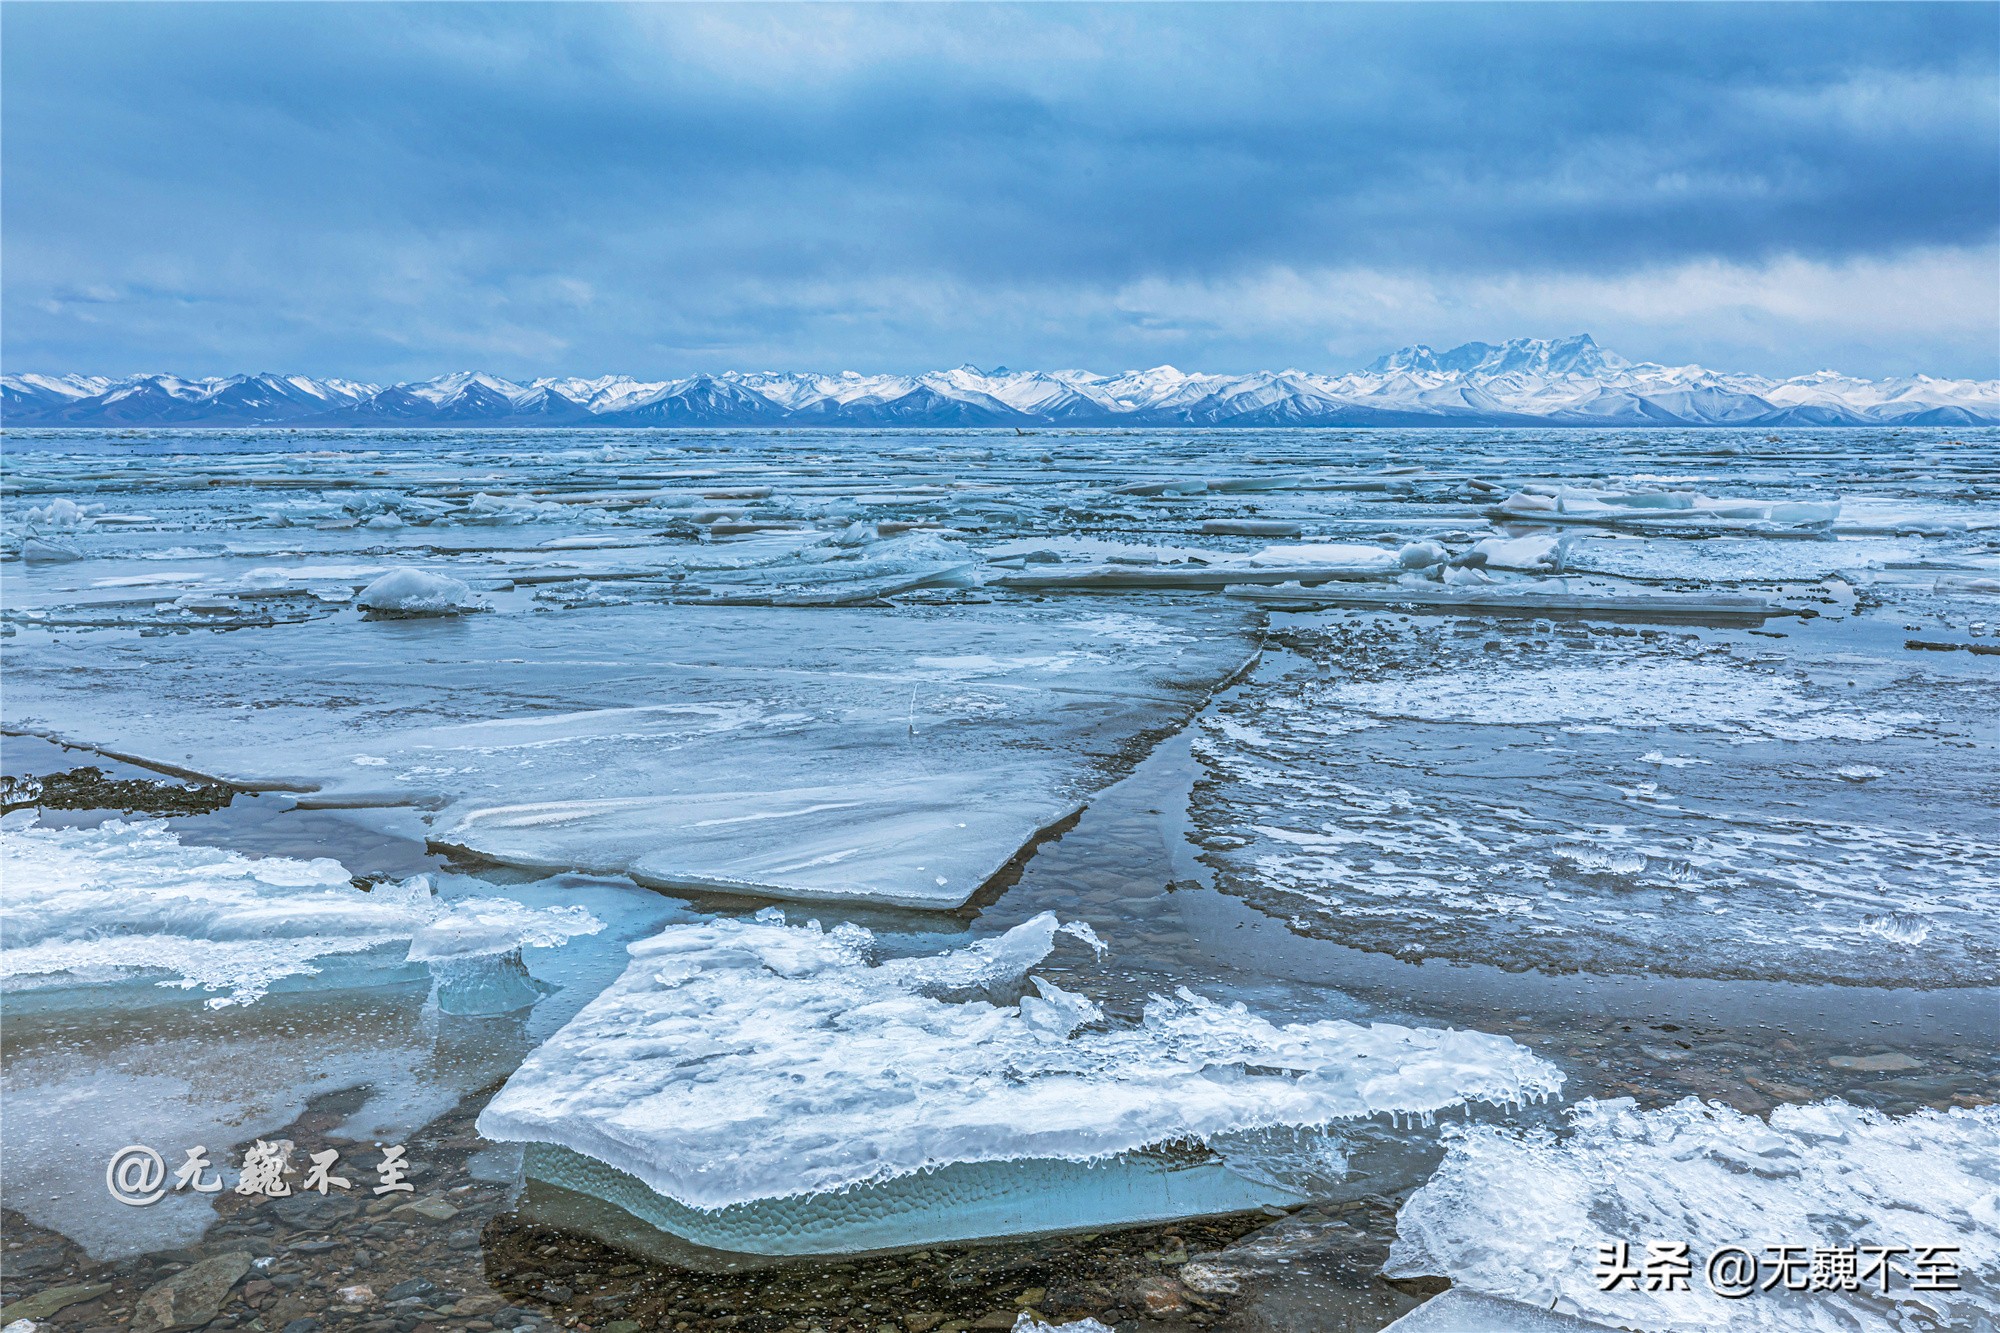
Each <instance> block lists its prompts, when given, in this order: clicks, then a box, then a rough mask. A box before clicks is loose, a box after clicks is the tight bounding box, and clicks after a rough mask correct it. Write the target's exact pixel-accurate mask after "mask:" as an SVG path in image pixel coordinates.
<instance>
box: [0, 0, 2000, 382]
mask: <svg viewBox="0 0 2000 1333" xmlns="http://www.w3.org/2000/svg"><path fill="white" fill-rule="evenodd" d="M4 23H5V39H6V40H5V45H4V55H0V60H4V70H0V163H4V172H5V175H4V187H5V188H4V204H0V248H3V249H4V261H5V266H4V275H3V276H0V307H4V308H0V319H4V324H0V361H4V363H5V369H6V370H8V371H12V372H20V371H30V370H40V371H68V370H86V371H97V372H105V373H125V372H132V371H140V370H174V371H179V372H181V373H185V374H214V373H228V372H233V371H239V370H266V369H268V370H297V371H305V372H308V373H315V374H323V375H330V374H339V375H347V376H353V377H357V378H366V379H376V380H383V379H399V378H410V377H417V376H428V375H432V374H436V373H439V372H442V371H446V370H453V369H464V368H475V367H476V368H482V369H489V370H493V371H496V372H499V373H502V374H512V375H522V376H525V375H532V374H548V373H581V374H597V373H604V372H621V373H643V374H655V375H657V374H671V373H685V372H689V371H694V370H719V369H727V368H732V367H737V368H782V369H844V368H855V369H862V370H919V369H928V368H932V367H936V366H941V365H953V364H957V363H960V362H965V361H971V362H974V363H976V364H979V365H982V366H989V367H990V366H993V365H996V364H1006V365H1011V366H1015V367H1044V368H1046V367H1055V366H1070V365H1080V366H1086V367H1089V368H1092V369H1098V370H1107V371H1111V370H1119V369H1125V368H1129V367H1136V366H1148V365H1157V364H1160V363H1162V362H1171V363H1173V364H1176V365H1179V366H1183V367H1185V368H1189V369H1202V370H1215V371H1238V370H1250V369H1260V368H1270V369H1275V368H1282V367H1286V366H1298V367H1301V368H1305V369H1310V370H1344V369H1349V368H1352V367H1354V366H1357V365H1360V364H1362V363H1365V362H1366V361H1368V360H1371V359H1372V358H1373V357H1375V356H1376V355H1378V354H1379V353H1381V352H1382V351H1385V350H1387V349H1389V348H1392V347H1395V346H1398V345H1401V344H1405V343H1412V342H1428V343H1432V344H1434V345H1440V346H1442V345H1449V344H1453V343H1457V342H1462V341H1466V340H1468V339H1474V338H1478V339H1485V340H1489V341H1491V340H1498V339H1501V338H1506V337H1511V336H1520V335H1561V334H1568V333H1574V332H1584V331H1587V332H1590V333H1593V334H1595V335H1596V336H1597V338H1598V340H1599V341H1600V342H1602V343H1604V344H1605V345H1606V346H1608V347H1612V348H1614V349H1616V350H1619V351H1622V352H1623V353H1625V354H1626V355H1627V356H1630V357H1633V358H1634V359H1646V360H1660V361H1667V362H1672V363H1680V362H1685V361H1700V362H1702V363H1704V364H1708V365H1712V366H1716V367H1718V368H1724V369H1744V370H1757V371H1763V372H1766V373H1774V374H1795V373H1800V372H1804V371H1809V370H1815V369H1818V368H1820V367H1823V366H1831V367H1834V368H1837V369H1842V370H1846V371H1850V372H1853V373H1858V374H1867V375H1884V374H1907V373H1911V372H1913V371H1925V372H1929V373H1932V374H1948V375H1977V376H1981V377H1992V376H1996V375H2000V6H1994V5H1990V4H1956V5H1926V4H1908V5H1893V6H1887V7H1876V6H1873V5H1865V4H1837V5H1831V6H1824V7H1822V6H1818V5H1812V4H1781V5H1774V6H1768V7H1766V6H1761V5H1750V4H1732V5H1706V4H1697V5H1659V6H1656V5H1649V4H1615V5H1585V6H1575V7H1572V6H1568V5H1549V4H1534V5H1529V4H1522V5H1490V6H1478V7H1469V8H1465V7H1458V6H1455V5H1447V4H1436V5H1320V6H1263V5H1248V4H1245V5H1220V6H1203V5H1187V6H1180V5H1089V6H1069V5H1057V4H1048V5H1031V6H1025V7H1013V6H1002V5H969V4H967V5H929V6H900V5H880V6H868V7H860V8H850V7H845V6H836V5H806V6H798V7H793V6H786V5H732V6H720V7H710V6H700V5H651V6H640V7H623V6H600V5H593V4H564V5H553V6H541V5H534V4H509V5H498V6H486V5H480V4H446V5H391V4H360V5H346V4H275V5H257V4H232V5H208V4H188V5H183V4H173V3H166V4H141V5H100V4H91V3H71V4H25V3H20V2H19V0H13V2H11V3H7V4H6V5H5V7H4Z"/></svg>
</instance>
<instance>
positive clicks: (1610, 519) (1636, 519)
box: [1494, 486, 1840, 528]
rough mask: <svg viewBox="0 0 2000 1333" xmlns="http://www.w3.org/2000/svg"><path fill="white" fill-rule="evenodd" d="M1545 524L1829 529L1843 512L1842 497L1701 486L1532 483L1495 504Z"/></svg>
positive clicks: (1504, 513) (1510, 514)
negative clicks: (1743, 496) (1763, 496)
mask: <svg viewBox="0 0 2000 1333" xmlns="http://www.w3.org/2000/svg"><path fill="white" fill-rule="evenodd" d="M1494 513H1495V514H1496V515H1499V516H1501V517H1505V518H1510V519H1517V520H1520V519H1526V520H1532V521H1534V522H1539V523H1595V524H1610V525H1619V524H1640V525H1648V524H1652V525H1657V524H1676V523H1684V524H1701V525H1712V526H1720V527H1749V526H1759V527H1774V528H1823V527H1827V526H1830V525H1831V524H1832V523H1833V522H1834V521H1835V520H1836V519H1838V518H1839V517H1840V501H1838V500H1732V499H1718V498H1716V497H1714V496H1709V495H1703V494H1701V493H1700V492H1698V491H1611V490H1588V489H1584V488H1582V487H1573V486H1531V487H1526V488H1524V489H1522V490H1519V491H1516V492H1515V493H1514V494H1512V495H1510V496H1508V497H1507V498H1506V499H1505V500H1503V501H1501V502H1500V504H1499V505H1498V506H1497V507H1496V508H1495V510H1494Z"/></svg>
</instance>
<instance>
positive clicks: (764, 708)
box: [8, 603, 1255, 907]
mask: <svg viewBox="0 0 2000 1333" xmlns="http://www.w3.org/2000/svg"><path fill="white" fill-rule="evenodd" d="M1253 625H1254V617H1253V614H1252V613H1248V612H1243V611H1237V610H1234V609H1229V608H1221V607H1218V608H1213V609H1187V608H1148V609H1146V610H1145V611H1143V612H1141V611H1137V610H1133V609H1130V608H1128V607H1125V606H1120V607H1118V608H1117V609H1115V610H1111V609H1105V608H1091V607H1090V606H1088V604H1085V603H1066V604H1065V605H1064V606H1063V607H1062V608H1061V609H1059V610H1057V611H1055V612H1054V613H1050V612H1048V611H1040V610H1037V609H1035V608H1032V607H1020V606H991V605H973V606H957V607H921V606H920V607H898V608H881V609H875V610H868V611H857V610H848V609H841V608H815V609H812V610H790V609H782V608H755V609H749V608H743V609H738V608H719V607H678V608H675V609H674V610H673V611H672V612H671V613H664V614H663V613H662V612H661V611H660V610H659V609H658V608H648V607H594V608H586V609H577V610H569V611H564V612H561V613H559V614H548V615H534V614H500V615H483V616H477V617H470V618H467V619H466V620H464V621H462V622H454V623H441V622H437V621H407V620H406V621H383V622H353V623H339V622H333V621H318V622H314V623H310V624H301V625H292V626H284V627H281V628H279V629H276V630H271V631H264V632H262V633H260V634H259V636H258V637H256V638H254V639H253V638H250V637H247V636H244V635H240V634H231V635H215V636H209V635H203V636H201V637H199V638H197V639H193V640H190V639H189V638H187V637H185V636H175V637H171V638H152V639H141V640H138V641H136V642H133V641H112V642H106V641H104V640H101V639H97V638H91V637H80V638H74V639H71V638H63V639H56V640H53V641H51V642H50V643H48V644H47V645H46V646H45V647H43V648H41V649H39V650H38V651H37V652H36V653H35V654H33V655H31V656H17V657H16V658H15V659H14V660H13V661H12V662H11V663H10V675H9V682H8V684H9V698H8V708H9V713H10V722H11V723H12V724H13V725H17V726H21V727H24V728H27V729H33V730H41V731H45V732H47V733H50V734H52V735H56V736H60V737H62V738H64V739H67V740H73V741H83V742H86V743H90V742H96V743H100V744H102V745H103V746H105V747H106V748H107V749H110V750H112V751H114V752H122V753H125V754H130V755H135V756H138V757H140V758H142V759H153V760H156V761H160V762H165V763H168V764H172V765H184V766H187V767H190V768H193V769H196V770H198V771H201V772H203V773H206V774H210V775H213V776H216V777H220V778H223V779H225V780H229V781H233V782H237V783H239V784H242V785H245V786H251V787H265V788H270V787H277V788H290V789H296V790H304V791H309V792H310V793H311V799H312V800H313V801H315V802H320V803H332V804H355V805H361V804H380V803H408V804H419V805H425V806H428V807H431V808H434V809H436V810H437V814H436V815H435V817H434V820H433V825H432V837H433V838H434V839H436V840H437V841H439V842H443V843H446V844H451V845H456V846H460V847H464V848H467V849H469V850H471V851H473V852H475V853H478V854H480V855H482V856H486V857H488V858H491V859H493V860H497V861H502V862H507V863H511V864H516V865H522V866H528V867H533V868H538V869H547V870H580V871H585V872H589V873H596V874H629V875H631V876H633V877H634V878H636V879H638V880H640V881H641V882H644V883H648V884H652V885H656V886H662V887H675V888H696V889H700V888H708V889H730V890H739V891H746V892H756V893H762V894H768V895H771V896H778V897H798V898H814V899H834V900H871V901H883V902H892V903H903V904H911V905H921V906H933V907H936V906H944V907H955V906H957V905H958V904H960V903H962V902H964V901H965V900H966V899H967V898H968V897H970V896H971V895H972V893H973V892H974V891H975V890H977V889H978V888H979V886H980V885H981V884H982V883H984V882H985V881H986V880H987V879H988V878H990V877H991V876H992V875H993V874H995V873H996V872H998V871H999V870H1000V869H1001V868H1002V867H1003V866H1004V865H1005V864H1006V863H1007V861H1008V860H1009V859H1010V858H1011V857H1013V856H1014V855H1015V853H1016V851H1017V850H1018V849H1019V848H1020V847H1022V845H1023V844H1025V843H1027V842H1028V841H1029V840H1030V839H1032V838H1033V837H1034V836H1035V835H1036V833H1037V832H1039V831H1040V830H1041V829H1043V828H1045V827H1047V826H1048V825H1050V824H1053V823H1056V822H1058V821H1060V820H1061V819H1062V818H1064V817H1065V816H1067V815H1068V814H1069V813H1071V812H1072V811H1073V810H1075V809H1076V808H1077V806H1078V804H1079V803H1080V802H1081V801H1082V800H1083V799H1084V798H1085V797H1087V796H1088V795H1089V794H1090V793H1091V792H1092V791H1094V790H1096V789H1097V788H1098V787H1100V786H1101V785H1102V784H1103V783H1104V782H1106V781H1109V780H1110V779H1111V778H1113V777H1115V776H1117V774H1118V771H1119V769H1120V767H1121V766H1122V765H1123V764H1124V763H1126V762H1127V761H1128V760H1129V758H1130V757H1131V752H1132V750H1133V749H1134V747H1136V745H1137V744H1138V743H1139V742H1140V740H1141V738H1142V737H1144V736H1146V735H1148V734H1156V733H1158V732H1159V731H1161V730H1164V729H1168V728H1171V727H1173V726H1177V725H1179V724H1180V723H1181V722H1182V721H1184V720H1185V718H1186V717H1187V716H1188V714H1189V713H1191V712H1192V711H1193V710H1194V708H1195V707H1196V706H1198V705H1199V703H1200V702H1201V700H1202V699H1203V698H1204V697H1205V695H1206V693H1207V691H1208V690H1209V689H1211V688H1212V687H1213V686H1214V685H1215V684H1216V683H1217V682H1218V681H1220V680H1221V679H1223V678H1225V677H1227V676H1228V675H1229V674H1230V673H1231V672H1233V671H1234V670H1236V669H1237V668H1238V667H1239V666H1240V665H1241V664H1242V663H1243V662H1244V661H1246V660H1247V659H1248V658H1249V656H1250V655H1251V654H1252V653H1253V652H1254V651H1255V639H1254V630H1253Z"/></svg>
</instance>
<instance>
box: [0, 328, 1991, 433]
mask: <svg viewBox="0 0 2000 1333" xmlns="http://www.w3.org/2000/svg"><path fill="white" fill-rule="evenodd" d="M0 422H4V424H6V425H9V426H95V427H103V426H252V425H277V424H282V425H286V426H297V427H311V426H419V427H433V426H869V427H893V426H931V427H951V426H1021V427H1027V426H1148V427H1153V426H1399V425H1467V426H1474V425H1477V426H1506V425H1554V426H1799V425H1812V426H1864V425H1900V426H1968V425H2000V380H1949V379H1933V378H1931V377H1930V376H1927V375H1917V376H1911V377H1907V378H1901V379H1886V380H1864V379H1856V378H1853V377H1851V376H1847V375H1840V374H1836V373H1835V372H1833V371H1830V370H1822V371H1819V372H1816V373H1814V374H1811V375H1798V376H1794V377H1793V378H1791V379H1782V380H1775V379H1769V378H1766V377H1764V376H1761V375H1748V374H1729V373H1725V372H1721V371H1714V370H1707V369H1704V368H1702V367H1700V366H1662V365H1655V364H1653V363H1651V362H1630V361H1627V360H1625V359H1624V358H1623V357H1620V356H1618V355H1616V354H1615V353H1612V352H1608V351H1605V350H1604V349H1603V348H1601V347H1599V346H1598V345H1597V343H1596V342H1595V341H1593V340H1592V339H1591V337H1590V335H1588V334H1579V335H1577V336H1575V337H1572V338H1560V339H1550V338H1516V339H1513V340H1511V341H1509V342H1504V343H1499V344H1492V343H1477V342H1475V343H1466V344H1465V345H1464V346H1462V347H1454V348H1452V349H1451V350H1449V351H1445V352H1439V351H1434V350H1433V349H1431V348H1429V347H1422V346H1417V347H1405V348H1403V349H1402V350H1401V351H1398V352H1393V353H1391V354H1390V355H1388V356H1385V357H1382V358H1381V359H1380V360H1378V361H1376V362H1375V363H1374V364H1373V365H1371V366H1369V367H1368V368H1367V369H1365V370H1358V371H1354V372H1351V373H1349V374H1344V375H1322V374H1315V373H1312V372H1308V371H1303V370H1285V371H1259V372H1256V373H1254V374H1248V375H1203V374H1191V373H1188V372H1186V371H1180V370H1176V369H1174V368H1173V367H1172V366H1158V367H1155V368H1154V369H1152V370H1133V371H1126V372H1125V373H1123V374H1120V375H1098V374H1093V373H1091V372H1089V371H1082V370H1052V371H1024V370H1008V369H1006V368H1004V367H1002V368H1000V369H996V370H990V371H986V370H980V369H978V368H976V367H974V366H960V367H959V368H958V369H956V370H939V371H932V372H930V373H929V374H924V375H861V374H857V373H855V372H854V371H851V370H850V371H844V372H841V373H839V374H814V373H802V372H781V371H728V372H724V373H722V374H715V375H707V374H703V375H692V376H688V377H686V378H682V379H667V380H640V379H633V378H631V377H629V376H622V375H605V376H600V377H599V378H596V379H576V378H567V379H537V380H532V381H528V382H526V383H517V382H515V381H513V380H506V379H501V378H499V377H498V376H495V375H486V374H478V373H474V372H470V371H466V372H460V373H458V374H453V375H441V376H439V377H438V378H436V379H431V380H423V381H419V382H415V383H409V384H394V385H389V386H386V387H384V386H380V385H374V384H357V383H354V382H352V381H350V380H339V379H328V380H316V379H309V378H307V377H306V376H303V375H272V374H260V375H232V376H228V377H226V378H219V379H182V378H180V377H178V376H174V375H132V376H127V377H123V378H111V377H107V376H101V375H60V376H53V375H4V376H0Z"/></svg>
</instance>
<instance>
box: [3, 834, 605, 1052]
mask: <svg viewBox="0 0 2000 1333" xmlns="http://www.w3.org/2000/svg"><path fill="white" fill-rule="evenodd" d="M0 866H3V867H4V869H5V872H6V879H7V893H6V897H5V899H4V902H0V930H4V934H5V937H6V942H7V947H6V948H5V949H4V950H0V982H4V983H5V985H6V987H7V989H9V990H11V991H19V990H22V989H28V988H37V987H45V986H50V985H54V984H59V983H69V984H76V983H91V982H108V981H118V980H122V979H126V978H129V977H132V976H135V975H144V974H149V973H160V972H165V973H169V974H171V979H169V980H166V981H162V982H161V983H160V984H162V985H167V986H177V987H180V988H182V989H196V988H199V989H202V990H208V991H219V992H222V993H221V994H219V995H216V996H215V997H213V998H211V999H210V1000H209V1001H208V1004H209V1006H210V1007H211V1008H218V1007H223V1006H227V1005H233V1004H247V1003H249V1002H251V1001H253V1000H256V999H258V998H259V997H260V996H262V995H263V994H264V993H265V992H266V991H267V990H268V989H269V988H270V987H271V986H272V985H273V984H274V983H276V982H278V981H280V980H283V979H286V978H291V977H299V976H309V975H314V974H316V973H318V972H320V971H321V967H320V964H319V963H318V962H317V961H316V960H323V959H327V958H331V957H336V956H341V955H351V954H365V953H371V952H373V951H376V950H382V951H384V958H383V961H385V962H388V963H391V964H395V963H401V962H403V961H405V958H404V950H403V948H402V946H404V945H406V944H409V943H410V942H411V941H412V940H413V939H414V940H416V941H417V942H418V944H417V946H416V947H413V948H411V949H409V951H408V955H407V957H408V961H411V962H430V963H431V965H432V969H433V971H434V972H435V973H437V975H438V976H439V979H440V982H441V984H442V985H443V986H444V988H445V991H446V994H447V995H450V994H451V993H452V981H453V978H454V975H456V972H457V971H467V972H469V971H471V970H473V966H472V965H473V960H475V959H478V960H482V961H484V962H490V963H500V962H504V961H505V960H506V959H507V958H508V957H509V956H510V955H511V958H512V960H513V961H514V962H515V963H517V964H518V962H519V957H520V948H521V946H522V945H524V944H526V945H547V944H555V943H560V942H561V941H562V940H564V939H567V938H569V937H570V936H573V935H579V934H589V933H592V932H594V931H596V930H598V929H600V928H601V927H600V925H599V923H598V922H597V920H596V919H595V918H594V917H592V916H591V915H590V914H589V913H588V912H585V911H583V910H582V909H580V908H542V909H534V908H528V907H524V906H522V905H521V904H519V903H516V902H513V901H511V900H507V899H491V900H478V899H472V900H463V901H460V902H458V903H456V904H453V905H450V906H446V905H444V904H441V903H439V902H437V901H436V900H435V899H434V898H433V897H432V892H431V882H430V878H429V877H428V876H425V875H417V876H413V877H412V878H410V879H406V880H403V881H402V882H400V883H389V884H380V885H376V886H375V887H374V888H372V889H369V890H363V889H360V888H357V887H355V885H354V884H353V883H352V881H351V880H350V878H349V876H348V873H347V871H346V869H345V868H344V867H342V866H341V864H340V863H339V862H338V861H335V860H332V859H331V858H328V857H318V858H316V859H314V860H311V861H301V860H297V859H294V858H291V857H283V856H268V857H248V856H243V855H240V854H239V853H236V852H231V851H225V850H223V849H220V848H215V847H202V846H195V845H184V844H183V843H181V841H180V840H179V839H178V838H177V837H176V836H175V835H174V834H173V833H172V832H170V831H169V830H168V829H167V827H166V825H165V824H164V823H161V822H158V821H141V822H131V823H127V822H123V821H119V820H111V821H109V822H107V823H104V824H101V825H99V826H97V827H96V828H43V827H40V826H38V825H37V824H36V823H35V822H34V819H33V817H32V816H30V815H26V814H23V813H17V814H14V815H10V816H8V817H7V818H6V820H5V821H3V822H0ZM498 970H499V969H497V968H494V967H487V968H486V969H485V971H486V972H497V971H498ZM418 975H419V976H421V975H422V974H421V973H419V974H418ZM523 979H524V980H525V977H524V978H523ZM460 989H465V988H463V987H461V988H460ZM537 993H539V992H537ZM528 1002H530V1003H531V1002H532V1001H528ZM468 1003H470V1002H469V1001H468V1002H459V1003H456V1004H454V1005H449V1006H447V1007H448V1008H449V1009H450V1011H453V1012H466V1011H469V1010H468V1008H467V1004H468ZM506 1007H507V1008H519V1007H521V1006H520V1005H519V1004H510V1005H507V1006H506ZM481 1011H482V1012H492V1010H491V1009H490V1008H488V1009H483V1010H481Z"/></svg>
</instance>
